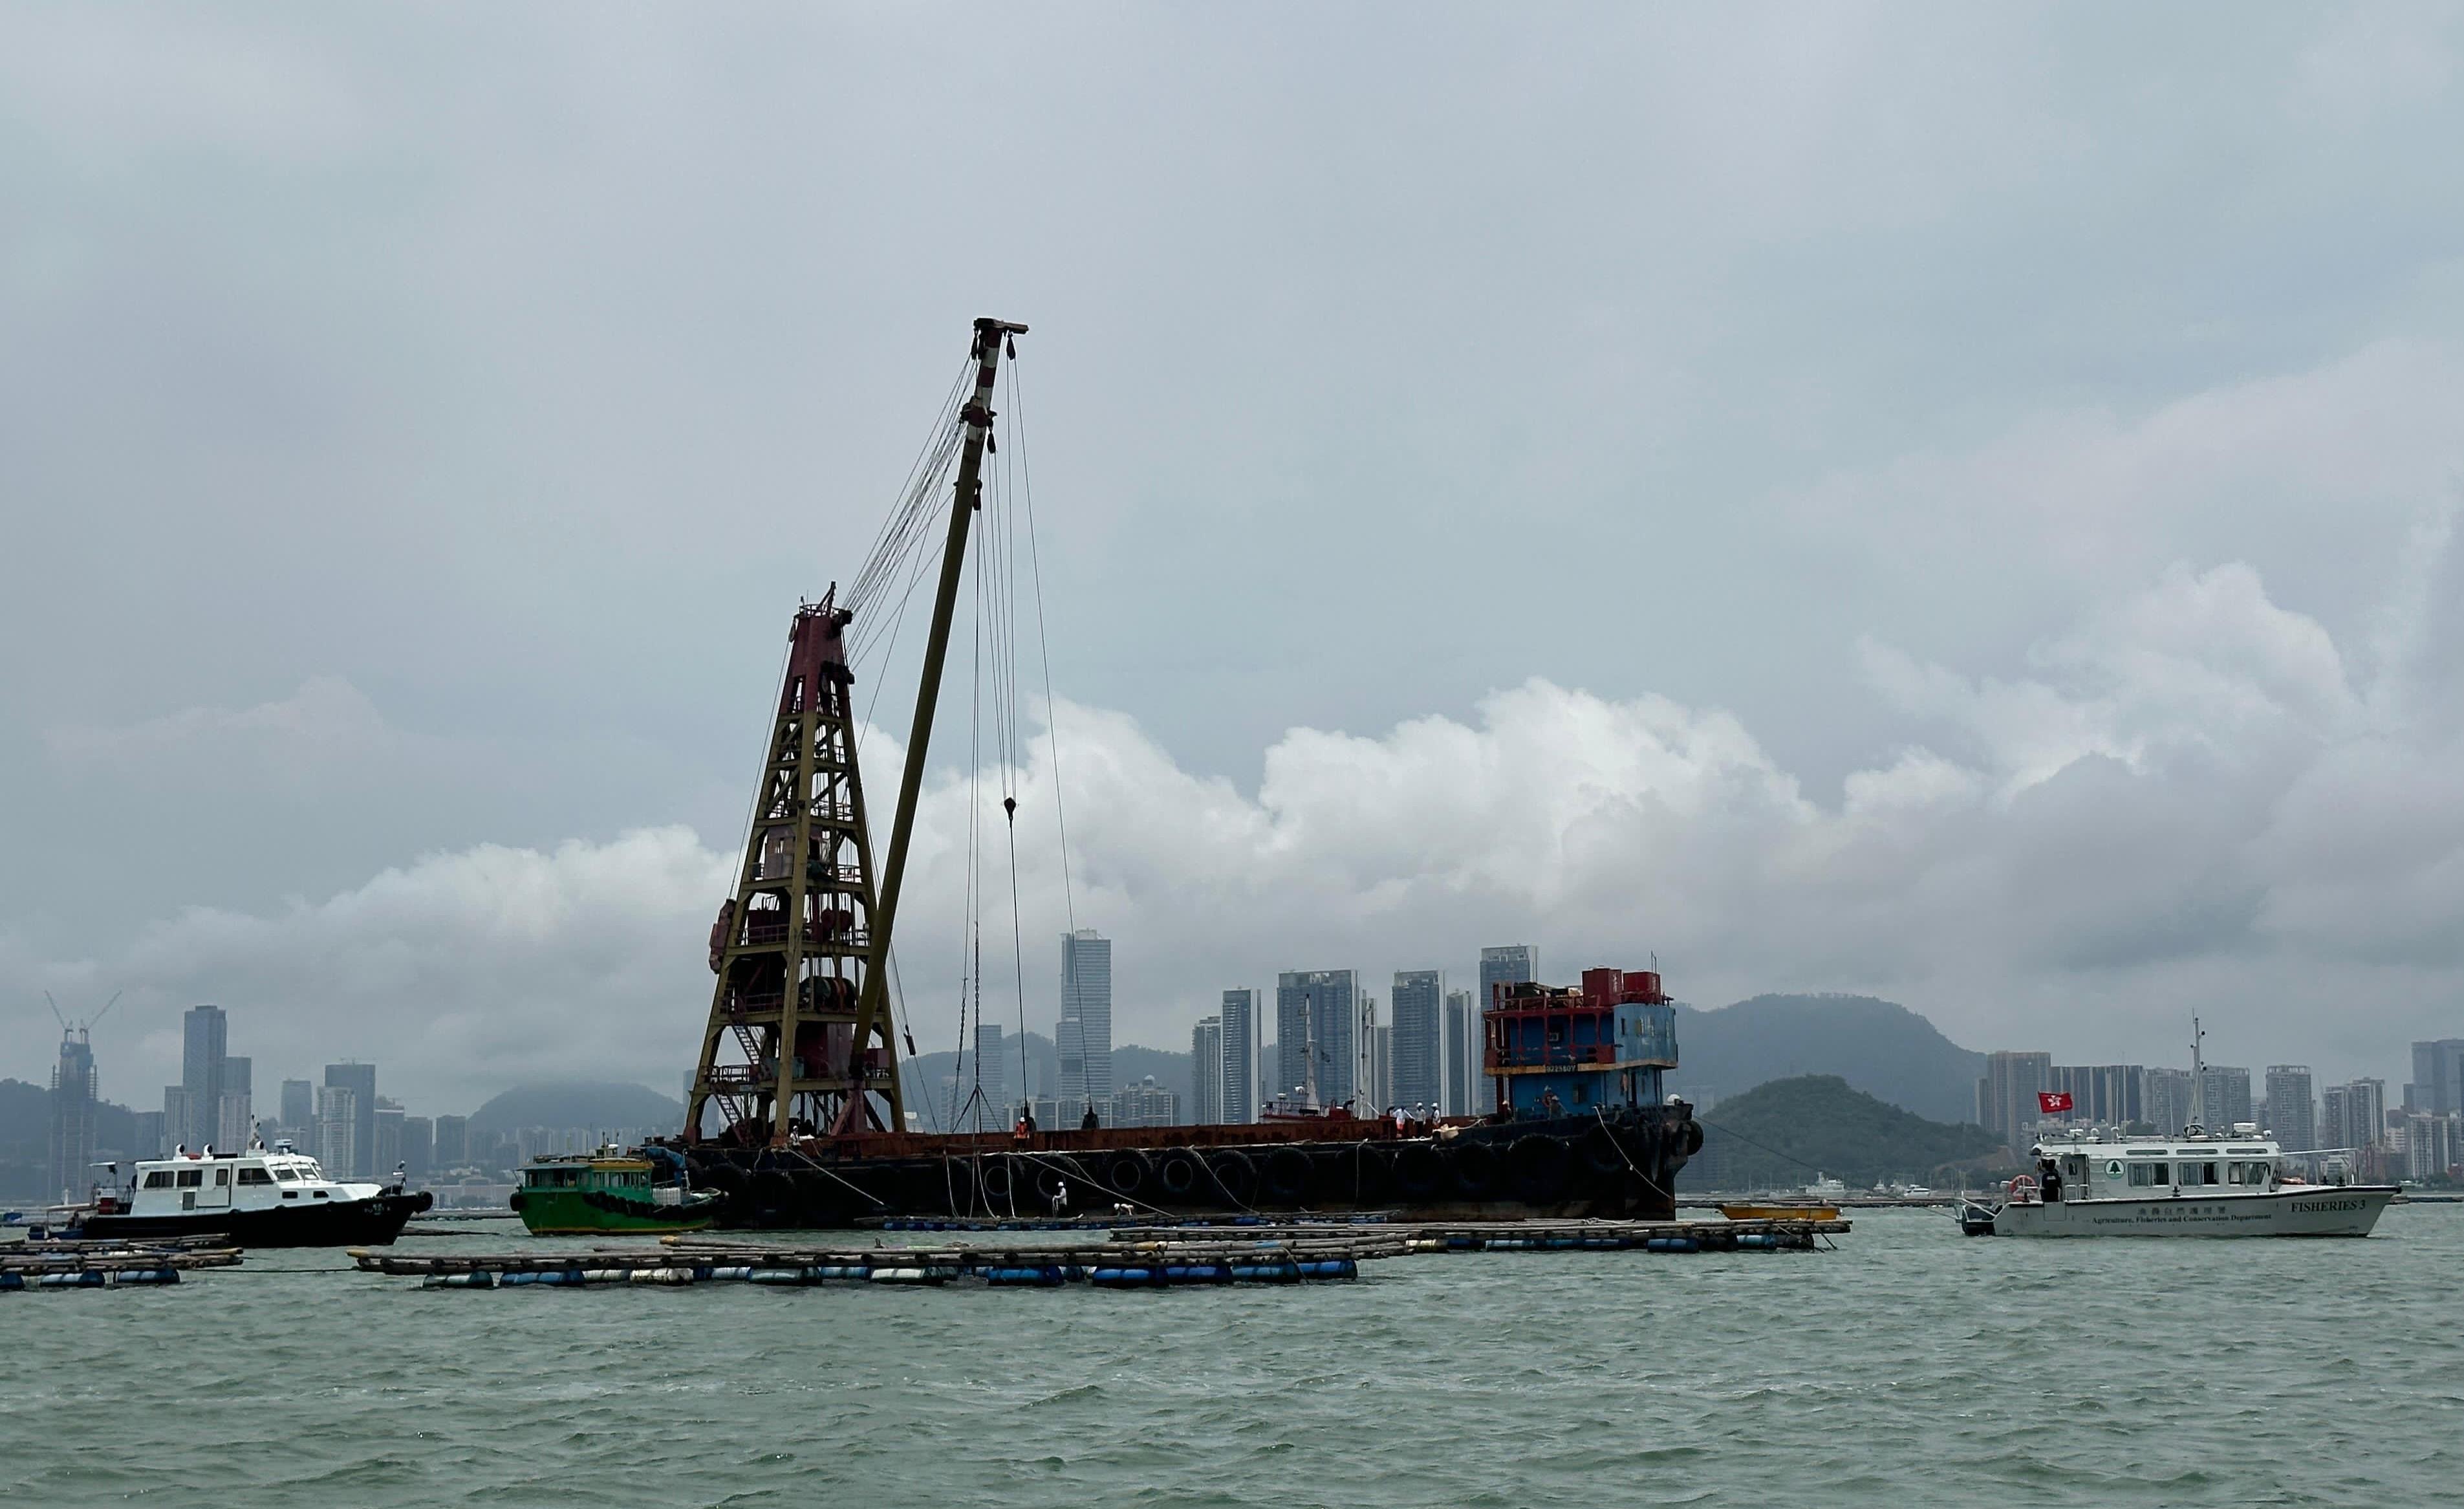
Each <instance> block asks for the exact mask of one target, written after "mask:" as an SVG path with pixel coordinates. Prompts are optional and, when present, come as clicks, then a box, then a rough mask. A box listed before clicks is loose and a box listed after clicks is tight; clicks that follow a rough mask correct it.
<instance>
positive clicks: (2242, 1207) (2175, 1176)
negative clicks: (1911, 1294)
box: [1959, 1016, 2398, 1236]
mask: <svg viewBox="0 0 2464 1509" xmlns="http://www.w3.org/2000/svg"><path fill="white" fill-rule="evenodd" d="M2206 1040H2207V1033H2206V1032H2205V1031H2204V1030H2202V1029H2201V1028H2200V1026H2199V1019H2198V1018H2197V1017H2195V1016H2194V1017H2192V1018H2190V1124H2189V1126H2186V1127H2184V1128H2183V1129H2182V1135H2181V1136H2179V1137H2124V1136H2122V1135H2120V1134H2118V1133H2113V1134H2107V1133H2100V1132H2094V1131H2084V1130H2083V1131H2078V1132H2074V1133H2071V1134H2070V1135H2068V1136H2064V1137H2049V1138H2044V1139H2042V1140H2040V1141H2039V1142H2038V1143H2036V1144H2035V1147H2033V1148H2031V1149H2030V1152H2031V1153H2032V1154H2033V1155H2034V1157H2035V1161H2036V1171H2035V1173H2034V1174H2021V1175H2019V1176H2018V1177H2017V1178H2015V1179H2013V1180H2012V1181H2011V1184H2010V1187H2008V1188H2007V1189H2006V1190H2005V1191H2004V1193H2005V1195H2006V1196H2007V1198H2005V1199H2004V1201H2003V1202H2002V1203H2001V1204H2000V1205H1991V1204H1987V1203H1985V1202H1983V1201H1978V1200H1964V1201H1962V1202H1961V1204H1960V1208H1959V1229H1960V1230H1961V1231H1963V1232H1967V1233H1968V1234H1969V1235H1970V1236H2367V1235H2369V1234H2370V1228H2372V1227H2374V1226H2376V1225H2378V1221H2379V1212H2381V1211H2383V1210H2385V1209H2387V1203H2388V1202H2389V1201H2391V1200H2393V1199H2394V1198H2395V1197H2396V1194H2397V1192H2398V1191H2397V1189H2396V1187H2395V1186H2393V1185H2356V1184H2344V1183H2341V1182H2339V1183H2331V1184H2316V1185H2314V1184H2309V1183H2305V1182H2304V1181H2302V1180H2299V1179H2288V1178H2286V1177H2285V1176H2284V1174H2283V1172H2282V1171H2281V1170H2280V1169H2279V1168H2278V1167H2277V1160H2278V1159H2279V1158H2281V1157H2282V1156H2283V1149H2282V1148H2280V1147H2278V1146H2277V1144H2276V1140H2275V1139H2274V1138H2272V1137H2270V1136H2269V1135H2268V1134H2267V1133H2265V1132H2262V1131H2260V1130H2259V1129H2258V1126H2257V1124H2256V1123H2255V1122H2252V1121H2236V1122H2234V1123H2233V1130H2232V1131H2231V1132H2230V1133H2225V1134H2216V1133H2211V1132H2209V1131H2208V1130H2207V1129H2206V1128H2205V1127H2204V1126H2203V1125H2202V1124H2201V1123H2202V1122H2203V1121H2206V1119H2207V1110H2206V1102H2205V1094H2204V1092H2205V1090H2206V1086H2207V1060H2206V1058H2205V1056H2204V1055H2203V1054H2202V1053H2201V1049H2202V1047H2203V1046H2204V1045H2205V1043H2206ZM2047 1104H2048V1108H2049V1109H2051V1108H2052V1103H2051V1101H2050V1099H2049V1100H2048V1102H2047ZM2040 1129H2041V1128H2040ZM2304 1151H2305V1152H2310V1153H2311V1154H2312V1156H2317V1154H2318V1153H2320V1152H2336V1151H2343V1149H2332V1148H2330V1149H2317V1150H2310V1149H2304Z"/></svg>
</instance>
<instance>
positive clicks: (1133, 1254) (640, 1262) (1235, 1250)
mask: <svg viewBox="0 0 2464 1509" xmlns="http://www.w3.org/2000/svg"><path fill="white" fill-rule="evenodd" d="M1402 1252H1403V1244H1402V1243H1401V1242H1400V1241H1398V1240H1396V1239H1394V1238H1391V1237H1383V1236H1381V1237H1375V1238H1349V1239H1327V1238H1308V1239H1302V1240H1292V1241H1268V1242H1258V1241H1240V1242H1233V1241H1212V1242H1189V1241H1163V1242H1100V1243H1074V1244H1062V1245H1055V1244H1028V1243H987V1244H981V1245H958V1246H933V1247H856V1248H850V1247H844V1246H826V1245H821V1244H813V1245H796V1246H781V1245H778V1244H758V1245H757V1244H754V1243H749V1242H748V1243H737V1242H724V1241H712V1240H708V1239H699V1238H686V1237H668V1238H666V1239H664V1240H663V1242H662V1244H661V1245H660V1246H659V1247H658V1248H656V1249H644V1248H627V1249H615V1248H597V1249H593V1250H592V1251H590V1252H587V1253H570V1252H568V1253H512V1254H504V1253H493V1254H465V1253H452V1254H444V1253H438V1254H414V1253H402V1252H378V1251H375V1250H372V1249H367V1248H356V1247H355V1248H352V1249H351V1250H350V1256H351V1259H352V1261H353V1262H355V1263H357V1264H358V1265H359V1267H360V1270H361V1271H362V1272H363V1273H372V1274H386V1275H392V1276H400V1277H417V1278H419V1279H421V1280H422V1285H423V1287H426V1288H430V1289H493V1288H495V1287H498V1286H500V1285H501V1286H504V1287H508V1288H512V1287H520V1286H525V1285H543V1286H547V1287H553V1288H571V1287H576V1286H583V1285H605V1284H620V1283H622V1284H693V1283H726V1282H736V1283H754V1284H769V1285H781V1286H789V1287H796V1286H803V1285H811V1284H829V1283H874V1284H911V1285H913V1284H921V1285H928V1286H929V1285H940V1284H946V1283H951V1282H954V1281H958V1280H976V1281H981V1282H983V1283H985V1284H989V1285H991V1286H993V1287H996V1288H1007V1287H1035V1288H1049V1287H1053V1286H1056V1285H1060V1284H1067V1283H1087V1284H1092V1285H1095V1286H1097V1287H1099V1288H1155V1287H1161V1286H1165V1285H1176V1284H1228V1283H1310V1282H1325V1281H1328V1280H1331V1279H1344V1278H1356V1277H1358V1276H1360V1264H1361V1263H1362V1262H1364V1261H1368V1260H1373V1259H1375V1258H1380V1257H1394V1256H1399V1255H1401V1254H1402Z"/></svg>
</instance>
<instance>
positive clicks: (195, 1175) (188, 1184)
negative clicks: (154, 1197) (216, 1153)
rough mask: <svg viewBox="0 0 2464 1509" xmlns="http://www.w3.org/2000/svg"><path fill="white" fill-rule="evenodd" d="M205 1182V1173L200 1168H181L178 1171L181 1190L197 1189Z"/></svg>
mask: <svg viewBox="0 0 2464 1509" xmlns="http://www.w3.org/2000/svg"><path fill="white" fill-rule="evenodd" d="M205 1182H206V1171H205V1170H204V1169H202V1168H183V1169H181V1170H180V1187H181V1188H183V1189H194V1188H197V1187H199V1186H201V1185H203V1184H204V1183H205Z"/></svg>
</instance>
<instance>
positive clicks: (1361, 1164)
mask: <svg viewBox="0 0 2464 1509" xmlns="http://www.w3.org/2000/svg"><path fill="white" fill-rule="evenodd" d="M1336 1166H1337V1167H1338V1168H1339V1169H1340V1170H1341V1174H1340V1177H1341V1178H1342V1180H1343V1185H1342V1191H1341V1192H1342V1196H1343V1198H1344V1199H1346V1200H1349V1201H1351V1202H1352V1203H1353V1205H1355V1206H1358V1207H1361V1208H1362V1209H1367V1208H1369V1207H1371V1206H1375V1205H1380V1204H1383V1203H1384V1202H1385V1201H1386V1200H1388V1199H1389V1198H1391V1197H1392V1196H1393V1195H1394V1193H1395V1157H1394V1155H1393V1154H1392V1153H1389V1152H1388V1151H1386V1149H1385V1148H1383V1147H1380V1146H1378V1145H1377V1144H1376V1143H1353V1144H1352V1146H1351V1148H1350V1149H1349V1150H1347V1151H1346V1152H1345V1154H1344V1157H1343V1162H1342V1163H1341V1164H1339V1165H1336Z"/></svg>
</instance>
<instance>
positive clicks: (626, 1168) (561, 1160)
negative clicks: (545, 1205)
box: [522, 1146, 684, 1205]
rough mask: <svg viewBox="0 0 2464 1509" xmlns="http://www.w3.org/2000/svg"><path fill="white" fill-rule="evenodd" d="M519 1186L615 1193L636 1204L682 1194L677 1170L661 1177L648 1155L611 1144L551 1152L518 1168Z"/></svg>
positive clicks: (667, 1201) (672, 1200) (666, 1202)
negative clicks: (593, 1149) (585, 1150)
mask: <svg viewBox="0 0 2464 1509" xmlns="http://www.w3.org/2000/svg"><path fill="white" fill-rule="evenodd" d="M522 1187H523V1188H524V1189H536V1190H541V1191H553V1190H566V1191H583V1192H594V1191H595V1192H597V1193H600V1194H610V1195H616V1196H618V1197H620V1198H623V1199H627V1200H631V1201H633V1202H635V1203H637V1204H640V1205H674V1204H676V1203H677V1202H678V1201H679V1200H681V1199H682V1197H683V1194H684V1189H683V1180H682V1177H681V1170H678V1171H677V1172H676V1173H674V1174H670V1175H668V1176H666V1177H662V1175H661V1171H660V1168H659V1166H658V1165H655V1164H653V1163H652V1162H651V1161H650V1160H649V1158H647V1157H643V1156H641V1155H638V1154H633V1153H627V1152H622V1151H620V1150H618V1149H616V1148H615V1147H613V1146H609V1147H605V1148H602V1149H600V1150H599V1151H598V1152H596V1153H551V1154H545V1155H542V1156H540V1157H538V1158H535V1159H533V1160H531V1162H530V1164H529V1165H527V1166H525V1167H524V1168H523V1169H522Z"/></svg>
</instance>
